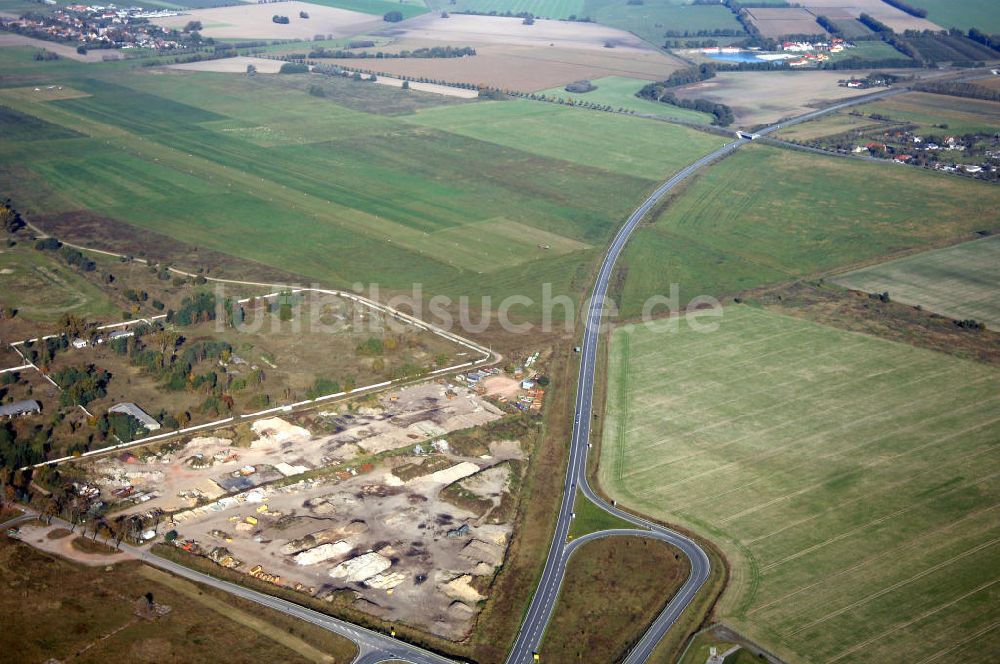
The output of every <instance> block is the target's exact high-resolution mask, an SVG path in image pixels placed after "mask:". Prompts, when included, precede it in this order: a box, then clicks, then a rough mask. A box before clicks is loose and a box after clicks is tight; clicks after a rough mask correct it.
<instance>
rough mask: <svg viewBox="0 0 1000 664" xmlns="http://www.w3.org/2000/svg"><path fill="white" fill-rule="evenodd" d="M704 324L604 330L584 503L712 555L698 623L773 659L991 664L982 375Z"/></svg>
mask: <svg viewBox="0 0 1000 664" xmlns="http://www.w3.org/2000/svg"><path fill="white" fill-rule="evenodd" d="M716 320H717V321H719V322H720V326H719V328H718V330H717V331H715V332H710V333H699V332H696V331H694V330H692V329H690V328H688V327H687V325H685V324H684V323H683V322H682V323H681V326H680V330H679V331H678V332H674V333H671V332H669V328H670V326H669V323H667V322H660V323H658V324H657V325H655V326H654V327H653V328H652V329H650V328H647V327H645V326H637V327H635V328H634V329H631V330H629V329H626V328H623V329H621V330H619V331H617V332H616V333H615V335H614V337H613V344H612V348H611V362H610V369H609V385H610V388H609V403H608V409H607V413H606V418H605V424H604V439H603V445H602V449H601V466H600V470H599V475H600V481H601V485H602V487H603V488H604V489H605V490H606V491H607V492H608V493H609V494H610V495H611V496H613V497H615V498H617V499H618V500H619V501H620V502H622V503H623V504H627V505H629V506H631V507H634V508H636V509H640V510H642V511H644V512H647V513H649V514H652V515H654V516H657V517H660V518H663V519H666V520H668V521H670V522H673V523H678V524H680V525H683V526H686V527H688V528H692V529H694V530H695V531H697V532H699V533H701V534H703V535H705V536H707V537H709V538H710V539H712V541H713V542H715V543H716V544H717V545H719V546H721V547H722V548H723V549H724V550H725V552H726V554H727V557H728V558H729V560H730V563H731V573H732V578H731V582H730V585H729V588H728V589H727V591H726V594H725V596H724V598H723V600H722V602H721V604H720V605H718V607H717V609H716V614H717V616H718V617H719V618H720V619H721V620H722V621H724V622H725V623H726V624H728V625H731V626H732V627H734V628H735V629H737V630H738V631H740V632H741V633H744V634H746V635H747V636H748V637H750V638H752V639H754V640H756V641H758V642H760V643H761V644H762V645H764V646H765V647H768V648H769V649H772V650H774V651H776V654H778V655H779V656H781V657H783V658H784V659H786V660H788V661H795V662H798V661H803V662H804V661H810V662H845V663H847V662H873V663H874V662H887V661H897V662H898V661H908V662H929V661H964V660H968V659H976V658H977V657H982V656H984V655H985V654H986V653H995V652H997V648H1000V631H997V630H996V627H997V626H998V625H1000V604H998V603H997V602H996V584H997V583H998V582H1000V577H998V576H997V570H998V569H1000V546H998V544H1000V510H998V509H997V508H998V507H1000V484H998V483H997V482H996V477H997V476H998V474H1000V464H998V459H1000V456H998V455H997V452H998V449H997V446H998V441H1000V418H998V416H997V413H998V407H1000V373H998V372H997V371H996V370H995V369H994V368H991V367H989V366H987V365H983V364H977V363H974V362H970V361H966V360H960V359H957V358H954V357H951V356H945V355H942V354H939V353H935V352H933V351H927V350H922V349H917V348H914V347H911V346H908V345H903V344H898V343H894V342H890V341H885V340H881V339H877V338H874V337H868V336H864V335H860V334H856V333H851V332H845V331H841V330H837V329H834V328H829V327H825V326H822V325H819V324H816V323H812V322H809V321H805V320H801V319H793V318H788V317H784V316H780V315H777V314H773V313H769V312H766V311H763V310H759V309H753V308H749V307H743V306H732V307H728V308H727V309H726V310H725V312H724V316H723V317H722V318H721V319H716ZM986 656H987V657H989V656H988V655H986Z"/></svg>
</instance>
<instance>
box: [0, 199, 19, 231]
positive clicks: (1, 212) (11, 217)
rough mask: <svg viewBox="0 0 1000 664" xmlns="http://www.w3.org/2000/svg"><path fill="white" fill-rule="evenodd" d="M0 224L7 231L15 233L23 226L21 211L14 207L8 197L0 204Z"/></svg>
mask: <svg viewBox="0 0 1000 664" xmlns="http://www.w3.org/2000/svg"><path fill="white" fill-rule="evenodd" d="M0 224H2V225H3V229H4V230H5V231H7V232H8V233H16V232H17V231H19V230H21V229H22V228H24V226H25V223H24V219H22V218H21V213H20V212H18V211H17V210H16V209H15V208H14V204H13V203H11V200H10V199H9V198H8V199H7V200H5V201H4V202H3V203H2V204H0Z"/></svg>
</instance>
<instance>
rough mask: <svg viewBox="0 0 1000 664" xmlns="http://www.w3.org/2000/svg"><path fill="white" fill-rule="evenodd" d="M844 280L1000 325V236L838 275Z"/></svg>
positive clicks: (961, 316)
mask: <svg viewBox="0 0 1000 664" xmlns="http://www.w3.org/2000/svg"><path fill="white" fill-rule="evenodd" d="M834 281H835V282H836V283H838V284H840V285H841V286H845V287H847V288H853V289H856V290H862V291H865V292H868V293H882V292H886V291H887V292H888V293H889V296H890V297H891V298H892V299H893V300H898V301H899V302H903V303H905V304H914V305H916V304H919V305H920V306H922V307H923V308H925V309H928V310H930V311H933V312H935V313H939V314H942V315H945V316H950V317H952V318H955V319H959V320H962V319H967V318H971V319H974V320H978V321H979V322H981V323H985V324H986V325H987V326H988V327H990V328H992V329H994V330H997V329H1000V301H998V300H997V284H1000V236H998V237H990V238H986V239H983V240H976V241H974V242H966V243H964V244H959V245H955V246H953V247H947V248H945V249H936V250H934V251H927V252H924V253H920V254H916V255H914V256H908V257H906V258H900V259H899V260H895V261H891V262H889V263H882V264H880V265H875V266H872V267H867V268H863V269H861V270H856V271H854V272H848V273H847V274H843V275H840V276H838V277H837V278H836V279H834Z"/></svg>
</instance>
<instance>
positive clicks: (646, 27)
mask: <svg viewBox="0 0 1000 664" xmlns="http://www.w3.org/2000/svg"><path fill="white" fill-rule="evenodd" d="M583 15H584V16H590V17H592V18H593V19H594V20H595V21H597V22H598V23H602V24H604V25H608V26H611V27H613V28H621V29H622V30H627V31H628V32H633V33H635V34H636V35H638V36H639V37H641V38H643V39H645V40H646V41H648V42H649V43H651V44H654V45H656V46H662V45H663V42H664V39H665V37H664V33H666V32H667V31H668V30H670V31H674V32H679V33H684V32H685V31H687V32H690V33H691V35H692V38H693V37H694V33H696V32H697V31H699V30H713V29H720V30H737V31H740V32H742V30H743V28H742V26H741V25H740V23H739V21H737V20H736V17H735V16H734V15H733V13H732V12H731V11H729V9H727V8H726V7H723V6H722V5H691V4H690V3H688V2H684V1H683V0H644V2H643V4H641V5H630V4H628V2H627V0H587V1H586V2H585V3H584V9H583Z"/></svg>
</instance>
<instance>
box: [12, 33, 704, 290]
mask: <svg viewBox="0 0 1000 664" xmlns="http://www.w3.org/2000/svg"><path fill="white" fill-rule="evenodd" d="M31 53H32V51H31V50H29V49H2V50H0V70H2V71H3V72H4V74H3V76H4V78H3V81H7V80H10V81H11V83H13V84H15V87H8V88H2V87H0V105H3V106H5V107H6V108H9V109H11V111H10V113H18V114H21V115H18V116H16V117H21V116H30V117H32V118H35V119H36V121H35V122H34V123H33V124H31V125H30V127H29V125H24V126H25V127H29V129H26V130H25V131H28V132H29V133H30V136H17V135H14V136H8V135H3V136H2V137H0V148H2V149H3V150H4V153H5V156H6V157H7V159H5V160H4V162H3V164H0V172H2V178H3V181H4V183H5V187H4V189H5V192H4V194H5V195H10V196H12V197H13V198H14V200H15V202H16V204H17V206H18V207H19V208H20V209H23V210H25V211H26V212H27V213H28V214H30V215H31V216H32V218H33V219H36V220H41V222H40V223H43V222H44V219H45V217H46V216H51V215H60V214H68V213H71V212H74V211H77V210H88V211H90V212H92V213H95V214H97V215H100V216H103V217H106V218H108V219H111V220H117V221H119V222H126V223H127V224H130V225H131V226H133V227H135V228H137V229H142V228H146V229H150V230H155V231H157V232H158V233H161V234H164V235H166V236H170V237H173V238H175V239H176V240H177V241H178V242H183V243H186V244H187V245H189V246H190V245H195V246H200V247H203V248H206V249H213V250H217V251H221V252H224V253H228V254H231V255H234V256H237V257H239V258H244V259H249V260H253V261H257V262H258V263H261V264H263V265H265V266H272V267H275V268H279V269H284V270H293V271H294V272H295V273H296V274H299V275H301V276H302V278H303V279H304V280H317V281H319V282H321V283H324V284H328V285H334V286H336V285H340V286H349V285H350V284H353V283H356V282H358V281H361V282H364V283H372V282H376V283H379V284H380V285H381V287H382V288H388V289H396V288H407V289H408V288H409V286H410V285H411V284H412V283H414V282H420V283H422V284H423V286H424V288H425V292H427V293H428V294H431V293H444V294H449V295H453V296H454V295H469V296H470V297H473V298H478V297H479V296H482V295H493V296H497V297H500V296H504V295H507V294H510V293H512V292H519V293H529V294H533V293H536V291H538V289H539V286H538V284H539V283H544V282H550V283H552V284H553V289H554V292H571V290H572V289H571V286H570V284H571V282H572V280H573V279H574V276H575V275H576V273H577V272H578V270H579V269H580V266H581V265H582V264H585V263H586V262H587V261H589V260H590V257H591V255H592V252H593V251H594V247H596V246H599V245H600V244H601V243H603V242H604V241H605V239H606V238H607V237H608V235H609V234H610V233H611V231H612V229H614V228H616V227H617V225H618V224H619V223H620V222H621V220H622V219H623V218H624V217H625V216H626V215H627V213H628V211H629V210H630V209H631V207H632V206H633V205H634V204H635V202H636V201H638V200H640V199H641V198H642V196H643V195H644V194H645V193H646V192H648V191H649V190H651V189H652V188H653V187H654V186H655V184H656V182H657V181H658V180H660V179H661V178H664V177H667V176H669V174H670V173H672V172H674V171H676V170H677V169H678V168H680V167H682V166H683V165H685V164H686V163H688V162H690V161H692V160H693V159H695V158H697V157H698V156H700V155H701V154H704V153H706V152H708V151H710V150H712V149H713V148H714V147H715V146H717V145H719V144H720V143H721V139H719V138H716V137H712V136H709V135H706V134H702V133H699V132H695V131H690V130H687V129H683V128H679V127H672V126H668V125H664V124H661V123H654V122H650V121H648V120H641V119H637V118H629V117H624V116H617V115H612V114H606V113H599V112H594V111H584V110H580V109H572V108H568V107H559V106H555V105H545V104H540V103H534V104H532V103H528V102H509V103H508V102H504V103H496V104H486V103H465V104H458V105H452V106H451V107H446V106H442V107H441V108H435V109H432V110H424V111H421V112H419V113H416V114H412V111H413V110H414V109H415V108H419V107H420V106H421V104H422V105H423V106H424V107H426V104H425V103H423V102H421V103H420V104H416V105H414V102H413V99H414V97H413V96H412V95H408V94H407V93H404V92H402V91H400V90H397V89H393V88H387V87H384V86H370V85H369V86H366V85H364V84H356V85H355V84H352V83H351V82H346V84H344V85H340V84H339V82H338V83H333V84H332V85H334V86H335V87H336V89H335V90H333V89H332V88H331V90H332V92H331V94H330V95H328V96H327V97H326V98H316V97H314V96H311V95H309V94H307V93H306V87H307V86H308V85H309V84H310V83H311V82H312V80H313V79H310V78H309V77H307V76H287V77H286V76H281V77H264V76H260V77H256V78H249V79H248V78H247V77H245V76H242V75H226V74H208V73H196V72H184V73H180V72H162V71H151V70H150V69H148V68H138V67H135V65H132V66H131V67H129V66H125V65H121V64H118V63H114V66H108V67H105V66H104V65H101V66H100V67H85V66H83V65H78V64H75V63H72V64H71V63H67V62H66V61H64V60H59V61H56V62H54V63H51V64H52V65H53V66H52V67H51V69H49V68H45V67H40V66H39V63H36V62H35V61H33V60H32V59H31ZM41 64H48V63H41ZM50 71H51V74H50V73H49V72H50ZM50 82H51V83H59V84H64V85H66V86H67V87H72V88H73V90H71V91H69V92H68V93H65V96H67V97H69V98H64V99H59V100H53V101H41V100H40V99H38V98H35V97H32V96H31V95H28V94H26V93H25V92H24V89H25V88H30V89H31V90H33V86H35V85H39V84H47V83H50ZM11 83H7V85H10V84H11ZM355 90H357V92H354V91H355ZM32 94H34V93H32ZM423 98H426V96H425V97H422V99H423ZM251 100H252V102H251ZM431 103H435V102H433V100H432V101H431ZM440 103H441V104H445V105H447V104H454V102H453V101H452V100H449V99H447V98H442V99H441V101H440ZM462 107H466V108H468V110H469V111H471V112H466V113H462V112H461V108H462ZM448 111H451V113H449V112H448ZM400 113H402V114H404V115H402V116H400V117H393V115H395V114H400ZM407 114H408V115H407ZM435 125H437V126H435ZM67 132H76V134H78V135H79V136H78V137H71V134H68V133H67ZM25 139H30V140H25ZM634 145H642V146H644V149H642V150H635V149H633V148H632V147H631V146H634ZM108 228H109V229H110V228H112V226H111V225H109V226H108ZM118 228H121V227H120V226H119V227H118ZM109 232H110V231H109ZM116 232H117V231H116ZM118 239H119V240H120V239H122V238H121V237H120V236H119V237H118ZM171 258H173V259H174V260H178V261H179V262H181V263H184V262H186V261H187V260H191V262H192V263H196V262H197V261H196V256H193V255H190V254H184V255H180V256H177V255H173V256H171ZM484 274H488V275H489V277H483V276H481V275H484Z"/></svg>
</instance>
